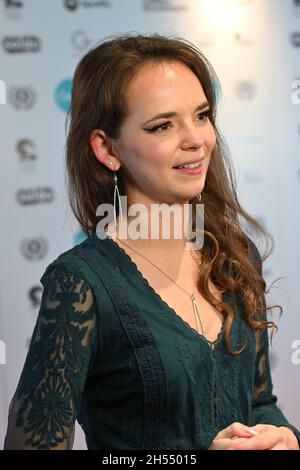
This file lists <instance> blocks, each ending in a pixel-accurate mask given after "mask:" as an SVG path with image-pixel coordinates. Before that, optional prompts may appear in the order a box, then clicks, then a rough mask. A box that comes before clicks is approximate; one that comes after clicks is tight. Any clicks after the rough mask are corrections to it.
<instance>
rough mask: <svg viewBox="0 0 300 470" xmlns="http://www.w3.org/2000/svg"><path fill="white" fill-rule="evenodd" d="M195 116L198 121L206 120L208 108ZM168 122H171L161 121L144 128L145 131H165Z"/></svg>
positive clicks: (167, 127)
mask: <svg viewBox="0 0 300 470" xmlns="http://www.w3.org/2000/svg"><path fill="white" fill-rule="evenodd" d="M197 116H198V118H199V121H206V120H207V119H209V110H207V111H204V112H202V113H198V115H197ZM170 124H171V122H170V121H167V122H163V123H162V124H159V125H158V126H154V127H151V129H145V131H147V132H157V131H158V130H159V131H166V130H168V129H169V126H170Z"/></svg>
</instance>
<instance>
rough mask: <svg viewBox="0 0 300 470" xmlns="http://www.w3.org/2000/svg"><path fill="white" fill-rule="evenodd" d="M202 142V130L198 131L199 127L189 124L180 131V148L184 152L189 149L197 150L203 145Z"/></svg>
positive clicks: (203, 139)
mask: <svg viewBox="0 0 300 470" xmlns="http://www.w3.org/2000/svg"><path fill="white" fill-rule="evenodd" d="M204 141H205V138H204V133H203V130H201V129H199V126H198V127H197V126H195V124H189V125H185V127H184V129H182V135H181V147H182V148H183V149H184V150H187V149H189V148H191V149H197V150H198V149H199V148H200V147H201V146H202V145H203V144H204Z"/></svg>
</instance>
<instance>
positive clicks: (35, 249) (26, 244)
mask: <svg viewBox="0 0 300 470" xmlns="http://www.w3.org/2000/svg"><path fill="white" fill-rule="evenodd" d="M21 252H22V254H23V256H24V257H25V258H26V259H27V260H28V261H39V260H41V259H43V258H44V257H45V256H46V254H47V252H48V242H47V240H46V238H44V237H42V236H40V237H38V238H24V239H23V240H22V242H21Z"/></svg>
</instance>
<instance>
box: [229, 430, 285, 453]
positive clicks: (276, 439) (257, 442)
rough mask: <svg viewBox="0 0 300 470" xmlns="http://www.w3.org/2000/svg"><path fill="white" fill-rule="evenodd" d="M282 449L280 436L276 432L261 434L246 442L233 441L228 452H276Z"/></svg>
mask: <svg viewBox="0 0 300 470" xmlns="http://www.w3.org/2000/svg"><path fill="white" fill-rule="evenodd" d="M279 446H280V447H281V448H282V446H281V443H280V436H279V435H278V433H277V432H276V431H274V430H270V431H264V432H260V433H259V434H257V435H256V436H253V437H250V438H249V439H246V440H245V441H244V442H237V441H235V440H233V441H231V446H230V447H229V448H228V450H271V449H273V450H275V448H277V449H279Z"/></svg>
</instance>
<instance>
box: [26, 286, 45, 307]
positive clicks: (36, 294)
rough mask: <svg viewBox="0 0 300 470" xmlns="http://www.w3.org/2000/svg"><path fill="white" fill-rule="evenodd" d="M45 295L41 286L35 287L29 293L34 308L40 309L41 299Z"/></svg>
mask: <svg viewBox="0 0 300 470" xmlns="http://www.w3.org/2000/svg"><path fill="white" fill-rule="evenodd" d="M42 294H43V288H42V287H41V286H33V287H31V289H29V291H28V297H29V300H30V303H31V306H32V308H39V306H40V305H41V299H42Z"/></svg>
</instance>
